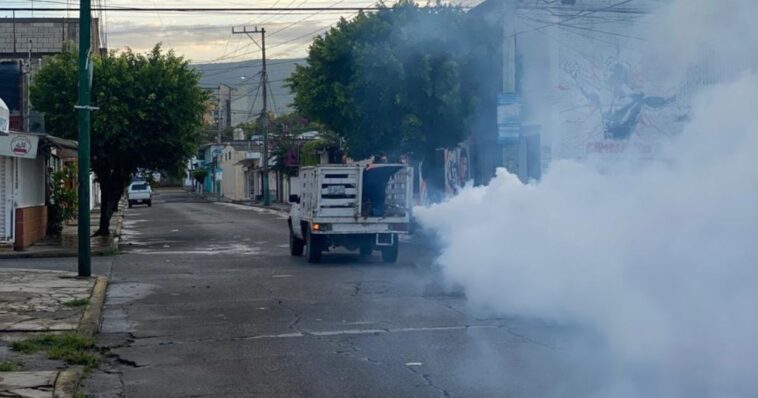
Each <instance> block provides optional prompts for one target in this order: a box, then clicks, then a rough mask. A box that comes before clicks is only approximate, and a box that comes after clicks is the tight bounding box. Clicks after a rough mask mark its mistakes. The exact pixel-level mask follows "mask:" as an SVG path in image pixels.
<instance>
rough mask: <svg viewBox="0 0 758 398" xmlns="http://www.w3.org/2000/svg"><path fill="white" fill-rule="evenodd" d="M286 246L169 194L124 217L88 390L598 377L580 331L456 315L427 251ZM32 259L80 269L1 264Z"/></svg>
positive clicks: (547, 391)
mask: <svg viewBox="0 0 758 398" xmlns="http://www.w3.org/2000/svg"><path fill="white" fill-rule="evenodd" d="M287 237H288V236H287V228H286V217H283V216H282V215H281V214H278V213H275V212H269V211H264V210H261V209H257V208H251V207H246V206H240V205H231V204H224V203H209V202H205V201H202V200H200V199H199V198H197V197H195V196H193V195H191V194H188V193H185V192H183V191H179V190H174V191H162V192H160V194H159V195H158V196H156V197H155V200H154V204H153V206H152V207H151V208H147V207H135V208H133V209H130V210H129V211H128V212H127V216H126V222H125V227H124V238H123V240H122V243H121V252H122V254H121V255H119V256H118V257H115V258H111V259H113V260H112V263H110V262H109V260H108V259H107V258H98V259H97V262H96V265H95V272H96V273H101V274H110V278H111V284H110V285H109V288H108V297H107V300H106V306H105V312H104V321H103V326H102V332H101V334H100V336H99V344H101V345H102V346H106V347H110V356H109V357H108V360H106V361H105V363H104V364H103V365H102V370H101V371H98V372H95V373H93V374H92V375H91V376H90V377H89V379H88V380H87V382H86V385H85V387H86V390H87V391H88V393H90V394H92V395H94V396H97V397H117V396H124V395H125V396H127V397H189V396H192V397H202V396H208V397H217V396H240V397H241V396H262V397H269V396H271V397H278V396H280V397H336V396H353V397H398V396H413V397H440V396H459V397H460V396H491V397H508V396H513V397H533V396H551V395H552V396H586V395H589V394H590V392H591V391H592V389H593V388H594V387H595V386H594V384H593V380H596V379H598V378H600V377H601V376H600V373H601V369H603V366H602V365H603V364H602V363H601V362H602V361H591V360H587V358H585V357H584V356H585V355H584V354H585V353H586V350H584V349H581V348H580V347H582V346H583V345H582V339H580V338H578V337H577V333H573V332H571V331H570V330H567V329H566V328H558V327H552V326H549V325H544V324H542V323H540V322H537V321H531V320H524V319H510V318H505V319H504V318H494V317H491V316H488V315H487V314H486V313H483V312H480V311H475V310H473V309H470V308H467V306H466V300H465V296H464V295H463V294H462V292H460V291H458V290H456V288H455V287H454V286H447V285H446V284H445V283H444V282H443V281H442V279H441V276H440V275H439V273H438V272H437V271H436V270H435V268H434V266H433V265H432V264H433V259H434V253H433V252H432V251H431V250H428V249H424V248H423V247H420V246H419V245H417V244H404V245H403V246H402V247H401V254H400V260H399V262H398V263H397V264H394V265H388V264H384V263H382V262H381V259H380V257H379V256H378V255H375V256H373V258H371V259H370V260H369V261H365V260H361V259H360V258H359V257H358V255H357V254H354V253H349V252H335V253H328V254H325V256H324V259H323V263H322V264H319V265H313V264H308V263H307V262H306V261H305V259H304V258H294V257H291V256H290V255H289V252H288V248H287ZM24 261H27V262H24ZM33 261H36V263H37V265H38V266H39V265H40V264H42V265H43V266H44V265H45V264H47V265H48V267H51V268H52V267H58V268H60V267H61V265H60V264H70V265H67V266H71V265H73V264H75V262H70V261H71V260H66V261H64V262H58V263H56V262H54V261H50V260H48V262H47V263H46V262H45V261H44V260H16V261H12V262H10V261H9V262H5V263H3V266H6V265H7V266H16V267H18V266H24V264H26V265H27V266H31V265H32V262H33ZM69 262H70V263H69ZM53 264H55V265H53ZM578 357H582V366H576V359H577V358H578ZM593 364H594V365H593Z"/></svg>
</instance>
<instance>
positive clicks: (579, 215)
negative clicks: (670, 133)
mask: <svg viewBox="0 0 758 398" xmlns="http://www.w3.org/2000/svg"><path fill="white" fill-rule="evenodd" d="M715 3H718V5H717V4H715ZM756 3H758V2H754V1H753V0H744V1H729V2H712V1H706V0H696V1H691V0H688V1H679V2H676V3H674V5H673V6H672V8H671V9H669V10H668V11H666V12H663V13H662V14H661V15H664V16H667V18H668V19H667V21H668V24H669V25H668V26H667V27H666V28H658V29H655V31H656V32H657V33H661V32H662V31H665V30H667V29H668V30H669V31H670V32H672V33H671V35H669V36H668V37H671V38H673V41H672V42H669V43H668V46H669V53H670V54H672V63H674V62H676V63H677V64H678V65H679V67H680V68H684V67H685V66H686V65H689V64H692V63H701V62H703V61H704V60H706V59H707V58H706V57H714V56H715V57H717V58H718V60H717V64H719V65H731V67H730V68H729V70H731V71H733V72H735V73H734V74H733V75H729V76H724V77H725V79H722V80H724V81H726V83H722V84H720V85H713V86H709V87H707V88H704V89H703V90H702V91H701V92H700V93H699V94H698V95H696V97H695V98H694V100H693V108H692V120H691V121H690V122H689V123H688V124H687V125H686V126H685V128H684V131H683V132H682V134H681V136H680V137H678V139H677V140H675V142H673V143H671V144H670V145H669V146H668V147H666V148H665V150H664V151H665V154H666V156H665V158H666V159H667V160H666V161H665V162H664V161H661V162H651V163H649V164H646V165H644V166H642V167H640V166H639V165H635V166H634V167H632V166H630V165H628V164H616V165H612V166H610V167H609V168H608V167H605V168H604V169H603V172H599V171H598V168H597V167H594V166H595V165H592V164H588V163H579V162H577V161H568V160H563V161H556V162H554V164H553V165H552V166H551V169H550V171H549V172H548V173H547V174H546V175H545V177H544V179H543V180H542V181H541V182H540V183H538V184H530V185H523V184H521V183H520V182H519V180H518V179H517V178H516V177H515V176H513V175H510V174H508V173H507V172H506V171H505V170H499V172H498V175H497V177H496V178H494V179H493V180H492V181H491V182H490V184H489V185H488V186H485V187H468V188H466V189H464V190H463V191H462V192H461V193H460V194H459V195H458V196H456V197H454V198H452V199H450V200H449V201H447V202H445V203H442V204H439V205H435V206H432V207H430V208H425V209H417V211H416V214H417V216H418V219H419V220H420V222H421V223H422V225H423V226H424V227H426V228H429V229H432V230H435V231H436V232H437V233H438V234H439V235H440V237H441V239H442V240H443V243H444V249H443V251H442V254H441V256H440V258H439V259H438V262H439V264H440V265H441V266H442V269H443V271H444V273H445V275H446V277H448V278H449V279H450V280H451V281H454V282H456V283H458V284H460V285H461V286H463V288H464V289H465V290H466V294H467V297H468V299H469V300H470V302H471V303H472V304H473V305H475V306H482V307H486V308H490V309H494V310H495V311H497V312H500V313H503V314H517V315H524V316H530V317H534V316H536V317H541V318H546V319H551V320H558V321H565V322H571V323H575V322H578V323H581V324H585V325H589V326H590V327H592V328H594V329H596V330H597V331H598V332H599V333H600V335H601V336H602V337H603V338H604V339H606V341H605V343H606V344H608V345H609V347H610V350H611V353H612V356H613V361H614V363H613V368H614V371H615V373H616V374H615V375H614V379H613V380H608V381H607V384H608V386H607V387H606V388H607V389H608V390H606V391H604V392H602V393H600V394H599V395H600V396H713V397H755V396H758V382H756V380H758V344H756V342H755V339H756V336H758V245H756V243H755V241H756V237H758V210H756V203H758V167H756V162H755V158H756V154H757V153H758V112H757V108H756V104H758V74H756V73H755V71H756V65H758V62H756V59H757V58H758V55H757V54H756V53H755V51H754V50H748V49H756V48H758V34H755V29H756V28H755V26H756V25H755V24H753V23H752V22H751V19H752V18H755V17H756V16H758V13H752V15H750V17H751V18H747V17H746V16H745V15H744V13H746V12H749V11H750V10H755V4H756ZM683 7H686V11H687V13H689V14H692V15H700V16H701V17H702V18H698V19H697V20H695V21H692V20H687V19H686V18H685V19H683V20H682V19H681V18H680V19H678V20H677V19H676V18H673V17H672V16H677V17H681V16H682V15H681V14H677V12H678V11H680V12H684V11H683V10H684V9H685V8H683ZM714 7H715V8H714ZM709 16H711V17H712V18H711V17H709ZM652 21H656V23H660V21H661V19H660V18H659V17H655V18H653V19H652ZM651 31H652V30H651ZM748 33H750V34H752V36H744V35H745V34H748ZM685 39H686V40H685ZM679 40H685V41H679ZM735 40H737V41H735ZM656 45H657V46H659V47H658V49H659V50H661V49H663V48H665V47H666V46H665V45H664V44H663V43H662V41H661V40H658V43H657V44H656ZM698 48H700V49H702V51H698ZM740 48H741V50H738V49H740ZM606 166H607V165H606ZM640 369H644V370H645V371H644V374H645V375H646V376H645V377H643V378H640V377H639V372H637V371H638V370H640Z"/></svg>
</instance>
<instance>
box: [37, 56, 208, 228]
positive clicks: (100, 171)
mask: <svg viewBox="0 0 758 398" xmlns="http://www.w3.org/2000/svg"><path fill="white" fill-rule="evenodd" d="M93 63H94V78H93V87H92V102H93V106H97V107H99V110H96V111H94V112H93V113H92V130H91V148H92V149H91V150H92V169H93V171H94V172H95V174H96V176H97V179H98V181H99V182H100V185H101V194H102V206H101V217H100V229H99V230H98V232H97V233H98V234H107V233H108V224H109V223H110V217H111V215H112V214H113V211H114V210H115V209H116V205H117V203H118V201H119V200H120V198H121V195H122V194H123V191H124V188H125V187H126V186H127V185H128V184H129V182H130V180H131V176H132V174H133V173H135V172H136V171H137V169H149V170H168V171H176V170H178V169H181V168H182V167H183V163H184V161H185V159H188V158H189V157H191V156H192V155H193V154H194V153H195V151H196V148H197V144H198V142H199V140H200V137H201V134H200V126H201V124H202V114H203V110H204V103H205V100H206V98H207V94H206V93H205V92H204V91H203V90H201V89H200V87H199V84H198V83H199V75H198V73H197V72H195V71H194V70H193V69H191V68H189V67H188V62H187V61H186V60H185V59H184V58H182V57H180V56H177V55H176V54H174V52H173V51H168V52H163V51H162V50H161V46H160V44H158V45H156V46H155V47H154V48H153V49H152V50H151V51H150V52H148V53H146V54H137V53H134V52H132V51H131V50H127V51H125V52H121V53H118V54H116V53H113V52H111V53H109V54H105V55H102V56H95V57H94V58H93ZM76 72H77V58H76V54H75V53H74V52H64V53H62V54H59V55H56V56H54V57H52V58H48V59H46V60H45V62H44V64H43V67H42V69H41V70H40V71H39V72H38V73H37V75H36V77H35V79H34V84H33V86H32V88H31V100H32V103H33V104H34V107H35V108H36V109H37V110H39V111H41V112H44V114H45V125H46V126H47V128H48V130H49V131H50V132H51V133H53V134H55V135H57V136H60V137H65V138H72V139H76V138H77V121H76V112H74V105H75V103H76V99H77V76H76Z"/></svg>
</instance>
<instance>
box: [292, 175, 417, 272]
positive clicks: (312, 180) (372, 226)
mask: <svg viewBox="0 0 758 398" xmlns="http://www.w3.org/2000/svg"><path fill="white" fill-rule="evenodd" d="M412 178H413V169H412V168H411V167H409V166H407V165H404V164H385V163H380V164H370V165H365V166H364V165H322V166H313V167H303V168H302V169H301V170H300V182H301V184H302V186H301V190H300V192H301V195H293V196H292V197H291V198H290V201H291V202H292V207H291V209H290V215H289V219H288V224H289V229H290V253H291V254H292V255H293V256H301V255H302V254H303V253H304V252H305V254H306V257H307V259H308V261H309V262H313V263H316V262H319V261H320V260H321V253H322V252H324V251H327V250H329V248H331V247H345V248H347V249H348V250H358V251H359V252H360V254H361V255H363V256H368V255H371V254H372V253H373V252H374V251H379V252H380V253H381V255H382V259H383V260H384V261H385V262H388V263H394V262H395V261H396V260H397V256H398V249H399V242H398V237H399V235H401V234H407V233H408V231H409V226H410V220H411V211H412V206H411V196H412V189H413V181H412Z"/></svg>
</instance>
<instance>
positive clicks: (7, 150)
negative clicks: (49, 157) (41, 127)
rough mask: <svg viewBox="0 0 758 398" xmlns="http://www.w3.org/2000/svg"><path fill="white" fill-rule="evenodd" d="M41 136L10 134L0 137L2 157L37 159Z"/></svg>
mask: <svg viewBox="0 0 758 398" xmlns="http://www.w3.org/2000/svg"><path fill="white" fill-rule="evenodd" d="M37 144H39V136H36V135H32V134H18V133H10V134H8V135H4V136H0V156H13V157H17V158H25V159H36V158H37Z"/></svg>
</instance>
